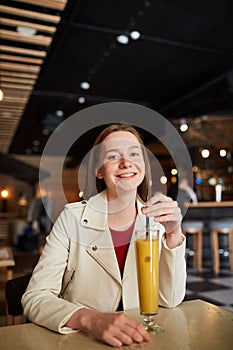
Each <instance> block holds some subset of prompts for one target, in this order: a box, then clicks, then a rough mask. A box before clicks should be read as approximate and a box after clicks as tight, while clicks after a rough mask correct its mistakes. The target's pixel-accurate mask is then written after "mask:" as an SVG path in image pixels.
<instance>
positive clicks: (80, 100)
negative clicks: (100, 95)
mask: <svg viewBox="0 0 233 350" xmlns="http://www.w3.org/2000/svg"><path fill="white" fill-rule="evenodd" d="M78 102H79V103H80V104H81V105H82V104H83V103H85V102H86V100H85V97H83V96H80V97H79V98H78Z"/></svg>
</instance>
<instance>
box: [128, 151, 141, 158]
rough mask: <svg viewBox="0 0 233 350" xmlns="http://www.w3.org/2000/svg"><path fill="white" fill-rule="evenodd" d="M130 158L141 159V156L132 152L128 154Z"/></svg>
mask: <svg viewBox="0 0 233 350" xmlns="http://www.w3.org/2000/svg"><path fill="white" fill-rule="evenodd" d="M130 157H131V158H142V154H141V153H140V152H132V153H130Z"/></svg>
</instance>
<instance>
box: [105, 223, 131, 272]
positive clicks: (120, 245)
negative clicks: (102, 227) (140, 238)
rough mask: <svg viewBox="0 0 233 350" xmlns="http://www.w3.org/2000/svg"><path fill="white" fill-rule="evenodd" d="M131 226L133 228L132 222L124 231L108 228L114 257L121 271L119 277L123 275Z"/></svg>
mask: <svg viewBox="0 0 233 350" xmlns="http://www.w3.org/2000/svg"><path fill="white" fill-rule="evenodd" d="M133 228H134V223H133V224H132V225H131V226H130V227H129V228H128V229H127V230H125V231H116V230H113V229H111V228H110V232H111V234H112V241H113V245H114V249H115V253H116V257H117V261H118V264H119V269H120V272H121V277H122V276H123V272H124V266H125V260H126V256H127V252H128V248H129V243H130V240H131V236H132V232H133Z"/></svg>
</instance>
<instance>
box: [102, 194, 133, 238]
mask: <svg viewBox="0 0 233 350" xmlns="http://www.w3.org/2000/svg"><path fill="white" fill-rule="evenodd" d="M135 200H136V193H135V192H134V193H132V192H127V193H124V195H118V197H117V198H115V199H114V200H109V198H108V225H109V227H111V228H112V229H115V230H118V231H123V230H126V229H127V228H128V227H129V226H131V225H132V223H133V222H134V221H135V217H136V214H137V213H136V205H135Z"/></svg>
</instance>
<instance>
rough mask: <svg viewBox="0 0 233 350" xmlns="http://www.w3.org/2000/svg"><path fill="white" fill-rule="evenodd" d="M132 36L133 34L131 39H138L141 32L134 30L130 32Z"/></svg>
mask: <svg viewBox="0 0 233 350" xmlns="http://www.w3.org/2000/svg"><path fill="white" fill-rule="evenodd" d="M130 36H131V39H133V40H138V39H139V38H140V36H141V34H140V33H139V32H138V31H137V30H134V31H132V32H131V33H130Z"/></svg>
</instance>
